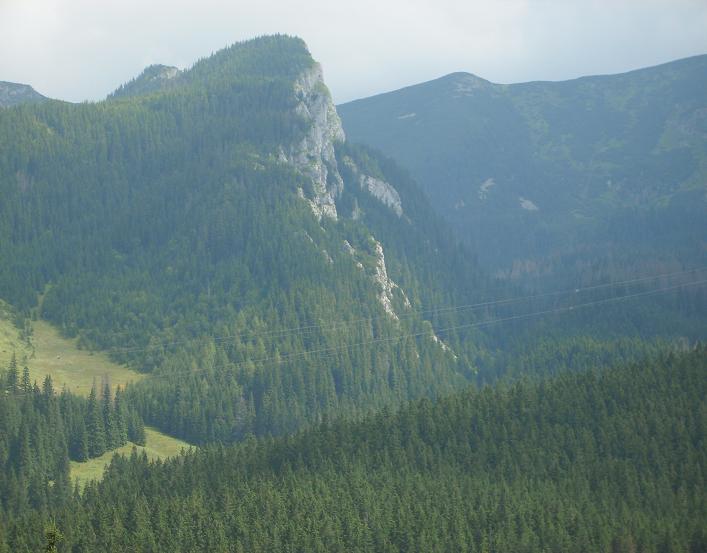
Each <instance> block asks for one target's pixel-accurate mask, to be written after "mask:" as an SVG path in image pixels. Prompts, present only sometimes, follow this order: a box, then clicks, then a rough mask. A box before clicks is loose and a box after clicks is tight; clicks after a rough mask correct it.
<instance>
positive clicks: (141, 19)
mask: <svg viewBox="0 0 707 553" xmlns="http://www.w3.org/2000/svg"><path fill="white" fill-rule="evenodd" d="M276 32H280V33H288V34H294V35H298V36H301V37H302V38H304V39H305V40H306V41H307V43H308V45H309V47H310V50H311V51H312V54H313V55H314V57H315V58H316V59H317V60H318V61H320V62H321V63H322V65H323V67H324V74H325V78H326V80H327V83H328V84H329V88H330V89H331V90H332V92H333V94H334V98H335V100H336V101H337V102H342V101H346V100H351V99H354V98H358V97H363V96H368V95H371V94H375V93H377V92H383V91H386V90H392V89H395V88H400V87H402V86H406V85H409V84H414V83H417V82H421V81H425V80H429V79H433V78H435V77H439V76H441V75H444V74H447V73H451V72H453V71H468V72H471V73H475V74H477V75H479V76H482V77H484V78H487V79H489V80H492V81H495V82H505V83H509V82H519V81H527V80H537V79H551V80H560V79H567V78H572V77H578V76H581V75H587V74H597V73H616V72H621V71H626V70H629V69H635V68H639V67H644V66H648V65H655V64H658V63H662V62H665V61H670V60H673V59H676V58H681V57H686V56H690V55H694V54H704V53H707V0H611V1H604V0H555V1H553V0H485V1H477V0H465V1H463V0H375V1H374V0H348V1H346V2H340V1H338V0H290V1H289V2H287V1H276V0H249V1H247V2H246V1H242V0H231V1H227V0H199V1H196V0H190V1H188V2H185V1H181V0H169V1H166V0H116V1H112V0H0V80H7V81H15V82H23V83H28V84H31V85H32V86H34V87H35V88H36V89H37V90H38V91H39V92H41V93H43V94H45V95H48V96H52V97H55V98H62V99H65V100H72V101H79V100H85V99H91V100H95V99H100V98H102V97H104V96H105V95H106V94H107V93H108V92H110V91H111V90H113V89H115V88H116V87H117V86H118V85H119V84H121V83H123V82H125V81H127V80H129V79H130V78H132V77H134V76H136V75H137V74H138V73H140V71H141V70H142V69H143V68H144V67H145V66H147V65H149V64H151V63H164V64H167V65H176V66H178V67H180V68H184V67H188V66H190V65H191V64H192V63H193V62H194V61H195V60H196V59H197V58H199V57H204V56H207V55H208V54H210V53H211V52H213V51H216V50H219V49H220V48H222V47H224V46H226V45H228V44H231V43H233V42H236V41H239V40H243V39H246V38H251V37H253V36H257V35H261V34H269V33H276Z"/></svg>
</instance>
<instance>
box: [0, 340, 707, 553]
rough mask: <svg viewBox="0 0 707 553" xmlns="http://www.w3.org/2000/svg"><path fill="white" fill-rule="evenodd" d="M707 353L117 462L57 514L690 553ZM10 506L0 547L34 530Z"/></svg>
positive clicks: (286, 544)
mask: <svg viewBox="0 0 707 553" xmlns="http://www.w3.org/2000/svg"><path fill="white" fill-rule="evenodd" d="M706 371H707V351H705V348H704V347H703V346H700V347H698V348H697V349H696V350H693V351H690V352H686V353H681V354H677V353H664V354H661V355H658V356H656V357H654V358H653V359H650V360H645V361H643V362H641V363H636V364H627V365H624V366H618V367H613V368H605V369H594V370H590V371H588V372H585V373H580V374H576V373H575V374H568V373H565V374H562V375H561V376H558V377H556V378H555V379H553V380H550V381H544V382H541V383H530V382H519V383H516V384H515V385H513V386H510V387H501V388H497V389H491V388H485V389H483V390H480V391H479V390H474V389H469V390H468V391H466V392H463V393H459V394H456V395H453V396H451V397H448V398H444V399H441V400H438V401H436V402H431V401H429V400H422V401H419V402H415V403H412V404H410V405H408V406H405V407H404V408H403V409H402V410H401V411H400V412H399V413H397V414H393V413H391V411H389V410H384V411H383V412H381V413H379V414H377V415H374V416H371V417H368V418H366V419H365V420H363V421H361V422H358V423H351V422H344V421H340V422H330V423H325V424H324V425H322V426H321V427H319V428H317V429H312V430H308V431H306V432H304V433H300V434H297V435H295V436H290V437H281V438H275V439H263V440H258V441H256V440H248V441H246V442H245V443H243V444H241V445H238V446H234V447H226V448H224V447H209V448H206V449H203V450H200V451H195V452H193V453H190V454H188V455H187V456H185V457H180V458H176V459H173V460H171V461H167V462H165V463H157V464H152V465H149V464H148V463H147V461H146V459H144V458H140V457H139V456H134V457H132V458H130V459H117V460H116V461H115V462H114V463H113V465H112V466H111V468H110V470H109V471H108V473H107V475H106V477H105V479H104V480H103V482H101V483H99V484H94V485H91V486H89V487H87V489H86V492H85V494H84V496H83V497H82V498H80V499H74V500H72V501H71V502H70V503H69V504H68V505H67V506H66V507H65V508H60V509H59V510H58V511H57V512H56V513H55V515H56V521H57V524H58V526H59V528H60V530H61V531H62V532H63V533H64V535H65V541H64V543H63V545H62V546H63V547H64V548H66V549H67V550H68V549H71V550H73V551H96V550H113V551H121V550H131V551H155V550H170V551H519V552H525V551H527V552H535V551H537V552H540V551H544V552H548V551H549V552H558V553H559V552H563V553H568V552H582V551H612V552H617V553H618V552H637V551H638V552H651V553H652V552H656V553H658V552H661V553H663V552H670V553H673V552H675V553H678V552H680V553H688V552H689V553H695V552H698V551H704V550H705V547H707V524H706V522H705V521H707V504H706V497H705V493H704V489H705V486H706V485H707V482H705V474H706V472H705V471H706V469H707V465H706V463H707V449H706V448H707V444H706V443H705V425H706V424H707V405H706V404H705V400H704V398H705V394H707V380H705V378H704V375H705V374H706ZM45 520H46V518H45V517H41V516H27V517H20V518H19V519H18V520H16V521H14V522H10V523H9V526H8V527H6V531H5V532H0V535H4V536H7V538H5V541H6V542H7V543H6V544H5V547H6V548H7V547H9V549H8V550H12V551H24V549H23V548H24V547H33V548H34V549H35V550H36V549H37V548H39V546H40V544H41V542H42V539H43V537H42V532H41V529H42V527H43V523H44V521H45Z"/></svg>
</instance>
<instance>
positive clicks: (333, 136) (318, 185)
mask: <svg viewBox="0 0 707 553" xmlns="http://www.w3.org/2000/svg"><path fill="white" fill-rule="evenodd" d="M294 88H295V95H296V96H297V99H298V104H297V107H296V108H295V110H296V112H297V114H298V115H299V116H300V117H302V118H303V119H304V120H305V122H306V123H307V125H308V130H307V134H306V135H305V137H304V138H303V139H302V141H301V142H300V143H299V144H297V145H295V146H294V147H293V148H292V149H291V150H290V152H289V153H286V152H285V151H282V152H281V156H280V157H281V159H282V160H283V161H286V162H288V163H292V164H293V165H294V166H295V168H296V169H297V170H298V171H299V172H300V173H302V174H303V175H305V176H307V177H309V178H310V179H311V181H312V190H313V194H312V197H306V195H305V194H304V191H301V193H300V195H301V196H302V197H305V199H306V200H307V201H308V202H309V205H310V207H311V208H312V211H313V212H314V214H315V215H316V216H317V218H318V219H321V218H322V217H329V218H331V219H336V218H337V212H336V198H337V197H338V196H339V195H340V194H341V192H342V191H343V189H344V181H343V179H342V178H341V175H340V174H339V170H338V167H337V163H336V155H335V152H334V144H335V143H337V142H343V141H344V139H345V135H344V129H343V127H342V126H341V120H340V119H339V115H338V114H337V113H336V108H335V107H334V102H333V101H332V99H331V94H329V90H328V89H327V87H326V85H325V84H324V79H323V77H322V70H321V67H320V65H319V64H316V63H315V64H314V65H313V66H312V67H311V68H310V69H308V70H307V71H305V72H304V73H302V75H300V76H299V77H298V78H297V80H296V81H295V85H294Z"/></svg>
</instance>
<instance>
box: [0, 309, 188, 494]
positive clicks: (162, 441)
mask: <svg viewBox="0 0 707 553" xmlns="http://www.w3.org/2000/svg"><path fill="white" fill-rule="evenodd" d="M32 331H33V332H32V340H31V345H30V344H27V343H26V342H23V341H22V339H21V338H20V333H19V331H18V329H17V327H15V325H14V324H13V323H12V314H11V310H10V309H9V308H8V307H7V305H6V304H5V303H4V302H2V300H0V366H1V367H3V368H5V367H7V366H8V364H9V362H10V358H11V357H12V354H13V352H14V353H15V356H16V357H17V363H18V365H19V367H20V371H21V370H22V367H24V366H25V364H26V365H27V367H28V368H29V373H30V377H31V378H32V380H33V381H34V380H36V381H37V383H39V384H40V385H41V383H42V381H43V380H44V378H45V376H46V375H48V374H49V375H51V377H52V381H53V382H54V389H55V390H57V392H58V391H59V390H61V388H62V387H64V386H66V388H67V390H69V391H70V392H72V393H74V394H77V395H83V396H87V395H88V394H89V392H90V391H91V386H92V385H93V381H94V379H95V380H96V381H97V382H98V384H99V385H100V383H101V379H102V378H103V377H104V376H107V377H108V378H109V379H110V383H111V386H113V388H114V389H115V387H116V386H124V385H125V384H127V383H128V382H137V381H138V380H140V379H142V378H145V375H143V374H140V373H138V372H136V371H133V370H131V369H129V368H128V367H125V366H123V365H118V364H117V363H114V362H113V361H111V360H110V359H109V358H108V356H107V355H105V354H104V353H95V352H94V353H91V352H89V351H86V350H80V349H78V348H77V347H76V340H68V339H66V338H63V337H62V336H61V334H59V332H58V331H57V330H56V329H55V328H54V327H53V326H52V325H50V324H49V323H47V322H45V321H34V322H33V323H32ZM145 442H146V443H145V446H144V447H142V446H138V445H135V444H132V443H128V444H126V445H124V446H123V447H119V448H118V449H115V450H113V451H109V452H107V453H104V454H103V455H101V456H100V457H96V458H95V459H91V460H90V461H86V462H85V463H77V462H75V461H72V462H71V478H72V479H73V480H76V481H77V482H78V483H79V485H80V486H82V487H83V485H84V484H85V483H86V482H88V481H90V480H99V479H101V478H102V477H103V471H104V469H105V467H106V466H107V465H108V464H109V463H110V461H111V459H112V458H113V455H114V454H116V453H118V454H120V455H130V454H131V453H132V450H133V447H135V448H137V450H138V452H143V451H144V452H145V453H146V454H147V456H148V458H150V459H153V460H154V459H166V458H167V457H174V456H175V455H178V454H179V452H180V451H181V450H182V449H185V448H186V449H188V448H190V447H192V446H190V445H189V444H188V443H186V442H183V441H182V440H178V439H177V438H172V437H171V436H168V435H166V434H162V433H161V432H159V431H158V430H156V429H154V428H150V427H147V428H145Z"/></svg>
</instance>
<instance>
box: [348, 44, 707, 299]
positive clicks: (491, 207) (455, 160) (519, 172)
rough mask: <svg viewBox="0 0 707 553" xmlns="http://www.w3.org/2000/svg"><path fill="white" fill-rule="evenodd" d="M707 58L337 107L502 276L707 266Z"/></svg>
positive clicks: (548, 279) (438, 88) (469, 79)
mask: <svg viewBox="0 0 707 553" xmlns="http://www.w3.org/2000/svg"><path fill="white" fill-rule="evenodd" d="M706 90H707V56H697V57H694V58H689V59H684V60H680V61H676V62H673V63H669V64H665V65H661V66H658V67H653V68H648V69H642V70H639V71H633V72H630V73H626V74H621V75H611V76H598V77H585V78H581V79H576V80H573V81H567V82H531V83H524V84H513V85H498V84H493V83H490V82H488V81H485V80H483V79H481V78H479V77H476V76H474V75H470V74H466V73H455V74H451V75H448V76H446V77H442V78H440V79H437V80H435V81H430V82H427V83H423V84H419V85H415V86H411V87H408V88H405V89H402V90H398V91H395V92H390V93H387V94H381V95H379V96H374V97H372V98H367V99H363V100H357V101H354V102H351V103H348V104H345V105H342V106H339V112H340V113H341V116H342V119H343V122H344V128H345V130H346V132H347V135H348V137H349V139H351V140H353V141H356V142H363V143H366V144H370V145H372V146H374V147H376V148H379V149H381V150H382V151H383V152H385V153H387V154H388V155H390V156H392V157H393V158H395V159H396V160H397V161H399V162H400V163H401V164H402V165H403V166H404V167H407V168H408V169H409V170H410V171H411V172H412V174H413V175H414V176H415V178H417V180H418V181H419V182H420V184H421V185H422V186H423V188H424V190H425V192H426V194H427V196H428V197H429V198H430V201H431V202H432V203H433V205H434V207H435V208H436V209H437V210H438V212H439V213H441V214H442V215H443V216H444V217H445V218H446V219H447V220H448V221H450V222H451V223H452V224H453V226H454V227H455V229H456V231H457V232H458V235H459V236H460V237H462V238H463V239H464V240H466V241H467V243H469V244H471V245H472V246H473V249H474V250H475V251H476V252H478V255H479V258H480V260H481V261H483V262H484V263H485V264H487V265H488V266H489V267H490V268H492V269H493V270H494V271H496V272H497V273H498V274H499V275H502V276H505V277H510V278H519V277H528V276H529V277H534V278H541V279H545V284H547V285H557V283H558V281H559V282H564V283H565V284H566V283H567V281H570V282H572V283H576V282H587V280H589V281H600V280H601V279H604V278H606V277H607V276H611V277H614V278H617V277H620V276H625V275H627V274H628V275H632V274H637V273H639V274H640V273H641V272H644V273H645V272H660V271H662V270H666V269H668V270H671V269H674V268H676V267H680V266H684V265H687V266H696V265H700V264H701V265H704V264H705V262H706V261H707V243H706V242H705V239H706V238H707V226H706V225H705V221H707V95H705V91H706Z"/></svg>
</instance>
